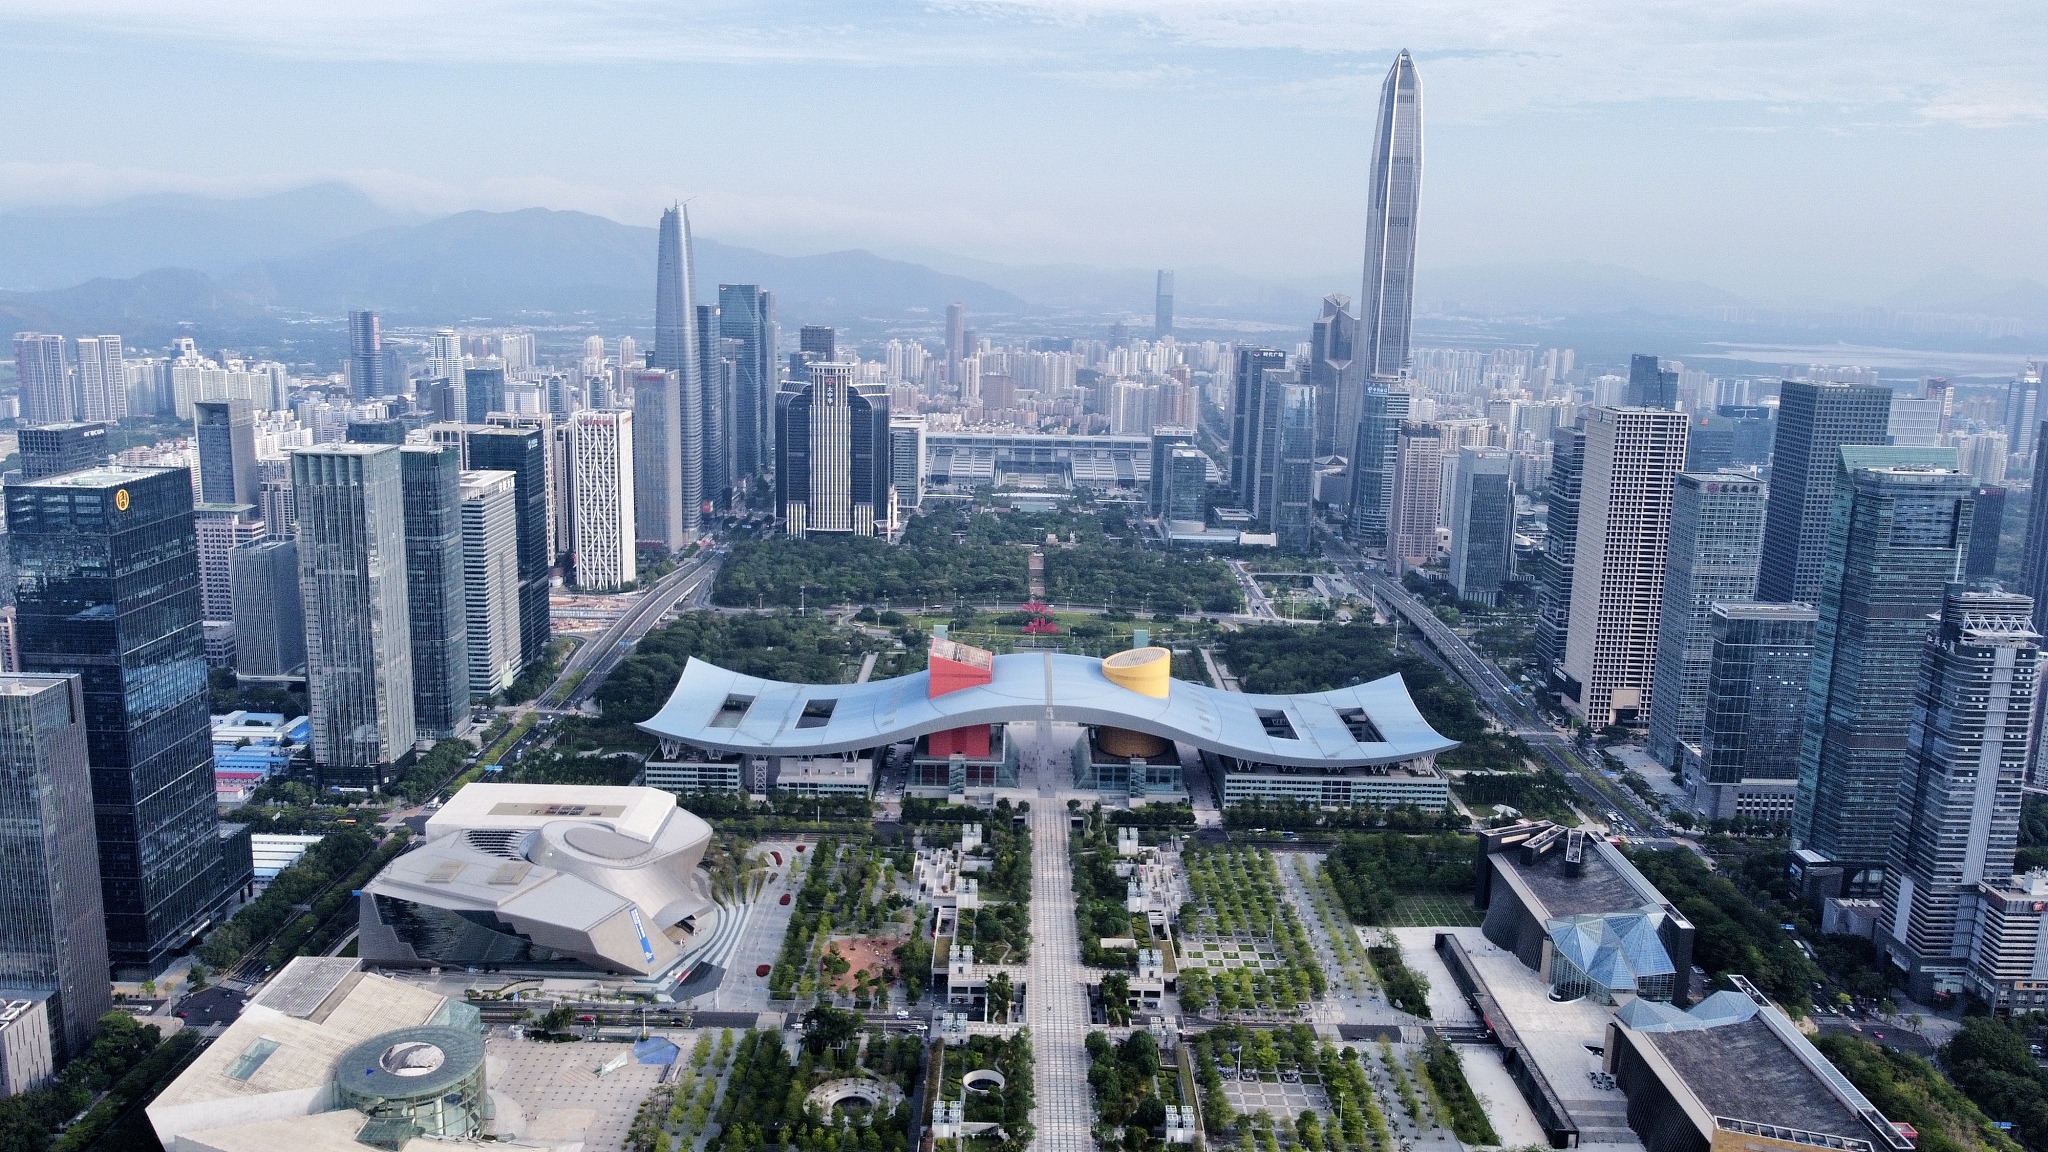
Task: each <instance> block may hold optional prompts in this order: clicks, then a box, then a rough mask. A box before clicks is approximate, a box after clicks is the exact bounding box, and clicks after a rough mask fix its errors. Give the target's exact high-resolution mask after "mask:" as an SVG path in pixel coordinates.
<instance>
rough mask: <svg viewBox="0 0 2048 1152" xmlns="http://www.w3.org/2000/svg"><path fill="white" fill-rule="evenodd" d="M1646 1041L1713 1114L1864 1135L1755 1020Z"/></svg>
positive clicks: (1845, 1108) (1857, 1123)
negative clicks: (1659, 1053) (1653, 1045)
mask: <svg viewBox="0 0 2048 1152" xmlns="http://www.w3.org/2000/svg"><path fill="white" fill-rule="evenodd" d="M1650 1042H1651V1043H1653V1044H1655V1045H1656V1046H1657V1051H1659V1052H1661V1053H1663V1054H1664V1058H1665V1059H1666V1060H1668V1061H1670V1062H1671V1066H1672V1067H1673V1068H1674V1069H1676V1070H1677V1072H1678V1074H1679V1075H1680V1076H1682V1077H1684V1078H1685V1082H1686V1085H1687V1086H1688V1087H1690V1088H1691V1089H1692V1090H1693V1094H1694V1095H1696V1096H1698V1097H1699V1098H1700V1103H1702V1104H1704V1105H1706V1106H1707V1110H1708V1111H1710V1112H1712V1113H1713V1114H1714V1115H1716V1116H1732V1117H1735V1118H1736V1119H1740V1120H1750V1121H1754V1122H1755V1123H1758V1124H1775V1125H1777V1126H1779V1127H1782V1128H1799V1129H1803V1130H1804V1131H1807V1132H1827V1133H1832V1134H1834V1135H1837V1136H1853V1137H1856V1138H1859V1139H1862V1138H1864V1131H1863V1124H1862V1123H1861V1121H1860V1119H1859V1118H1858V1117H1857V1115H1856V1113H1855V1112H1853V1111H1851V1110H1850V1109H1849V1107H1848V1106H1847V1105H1845V1104H1843V1103H1842V1101H1841V1100H1839V1099H1837V1098H1836V1096H1835V1094H1834V1092H1832V1091H1831V1090H1829V1088H1828V1086H1827V1085H1826V1084H1825V1083H1823V1082H1822V1081H1821V1080H1820V1079H1819V1078H1818V1077H1816V1076H1813V1075H1811V1074H1809V1073H1807V1072H1806V1070H1805V1069H1804V1068H1801V1067H1800V1066H1799V1064H1798V1062H1797V1061H1796V1060H1794V1059H1793V1058H1792V1056H1791V1054H1790V1053H1789V1052H1787V1051H1786V1050H1785V1046H1784V1044H1783V1043H1782V1042H1781V1041H1780V1040H1779V1039H1778V1036H1777V1034H1776V1033H1775V1032H1773V1031H1772V1030H1771V1028H1770V1026H1769V1025H1768V1024H1766V1023H1764V1021H1763V1020H1762V1019H1761V1018H1755V1017H1753V1018H1751V1019H1749V1020H1745V1021H1743V1022H1741V1023H1739V1024H1723V1025H1721V1026H1720V1027H1718V1028H1700V1029H1695V1030H1689V1031H1680V1032H1657V1033H1651V1034H1650Z"/></svg>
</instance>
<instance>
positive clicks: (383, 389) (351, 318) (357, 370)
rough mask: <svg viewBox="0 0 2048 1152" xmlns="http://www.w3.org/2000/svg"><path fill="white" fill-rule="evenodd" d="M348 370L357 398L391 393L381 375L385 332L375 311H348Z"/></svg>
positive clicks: (366, 398) (388, 383)
mask: <svg viewBox="0 0 2048 1152" xmlns="http://www.w3.org/2000/svg"><path fill="white" fill-rule="evenodd" d="M348 373H349V387H350V388H351V389H352V390H353V391H354V392H355V395H356V399H358V400H368V399H373V398H375V397H378V396H388V395H390V394H391V387H390V382H389V381H387V380H386V379H385V378H384V335H383V332H382V331H381V330H380V328H379V326H378V323H377V314H376V313H375V312H350V313H349V314H348Z"/></svg>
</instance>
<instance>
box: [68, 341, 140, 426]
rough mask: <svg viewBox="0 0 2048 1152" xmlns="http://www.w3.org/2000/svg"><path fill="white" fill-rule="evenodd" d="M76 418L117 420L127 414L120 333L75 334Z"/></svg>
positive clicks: (126, 368)
mask: <svg viewBox="0 0 2048 1152" xmlns="http://www.w3.org/2000/svg"><path fill="white" fill-rule="evenodd" d="M74 391H75V392H76V393H77V396H78V405H79V407H78V418H79V419H81V420H105V421H109V422H111V421H116V420H120V419H122V418H123V417H125V416H127V415H128V364H127V361H126V360H125V359H124V358H123V356H122V353H121V338H120V337H119V336H80V337H79V338H78V385H77V387H76V389H75V390H74Z"/></svg>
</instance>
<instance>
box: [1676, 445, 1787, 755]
mask: <svg viewBox="0 0 2048 1152" xmlns="http://www.w3.org/2000/svg"><path fill="white" fill-rule="evenodd" d="M1763 531H1764V486H1763V482H1762V481H1759V480H1756V479H1754V478H1752V477H1748V476H1743V475H1739V474H1729V475H1723V474H1721V473H1718V472H1704V473H1702V472H1683V473H1680V474H1679V476H1678V481H1677V484H1676V486H1675V487H1674V489H1673V492H1672V497H1671V546H1670V548H1669V549H1667V550H1666V552H1665V554H1664V600H1663V604H1662V606H1661V608H1660V609H1659V614H1658V624H1657V672H1656V680H1655V685H1656V687H1655V689H1654V690H1653V691H1652V693H1651V696H1650V749H1649V750H1650V755H1651V756H1652V757H1653V758H1655V759H1656V761H1657V762H1658V763H1660V764H1665V765H1670V764H1672V763H1674V762H1675V757H1676V756H1677V755H1678V746H1679V745H1680V744H1698V743H1699V742H1700V733H1701V731H1702V729H1703V727H1704V724H1705V720H1706V694H1707V664H1708V662H1709V660H1711V658H1712V656H1713V643H1714V642H1713V620H1712V616H1711V613H1712V610H1713V607H1714V605H1715V604H1720V603H1734V602H1737V601H1742V600H1749V599H1752V598H1753V597H1754V596H1755V595H1756V565H1757V553H1758V549H1759V548H1760V547H1761V546H1762V542H1763Z"/></svg>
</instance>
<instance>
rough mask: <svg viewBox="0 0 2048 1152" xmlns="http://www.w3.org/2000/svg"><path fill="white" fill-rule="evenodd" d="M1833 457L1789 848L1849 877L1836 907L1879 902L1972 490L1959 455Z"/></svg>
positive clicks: (1922, 452) (1902, 452)
mask: <svg viewBox="0 0 2048 1152" xmlns="http://www.w3.org/2000/svg"><path fill="white" fill-rule="evenodd" d="M1836 452H1837V453H1838V455H1837V457H1836V459H1837V460H1838V462H1839V463H1838V464H1837V468H1838V470H1839V474H1838V476H1837V478H1836V480H1835V483H1834V486H1833V487H1834V492H1835V496H1834V508H1833V511H1832V514H1831V515H1830V517H1829V527H1828V543H1827V553H1826V556H1825V557H1824V559H1823V560H1822V571H1823V573H1824V578H1823V580H1822V583H1821V588H1820V603H1819V604H1818V605H1817V607H1818V608H1819V609H1820V621H1819V624H1818V625H1817V627H1816V628H1815V629H1814V643H1813V677H1812V680H1811V683H1810V684H1809V686H1808V690H1807V707H1806V723H1805V725H1804V727H1803V729H1802V732H1801V737H1800V746H1799V794H1798V799H1797V801H1796V805H1795V807H1794V809H1793V816H1792V842H1793V846H1794V847H1795V848H1804V849H1807V850H1810V851H1811V852H1814V853H1817V854H1818V855H1819V856H1821V857H1824V858H1825V859H1827V860H1829V861H1832V862H1833V863H1834V865H1835V866H1837V867H1839V868H1840V869H1841V870H1842V880H1843V882H1844V884H1845V891H1844V892H1843V893H1841V894H1844V895H1850V896H1874V895H1876V894H1877V889H1878V886H1879V884H1880V883H1881V882H1882V880H1883V872H1884V866H1885V858H1886V856H1887V854H1888V853H1889V852H1890V842H1891V818H1892V812H1893V809H1894V806H1895V805H1896V803H1897V801H1898V791H1899V772H1900V771H1901V769H1902V768H1903V766H1904V763H1905V757H1906V735H1907V728H1908V726H1909V724H1910V723H1911V721H1912V716H1913V690H1914V685H1915V684H1916V683H1917V682H1918V676H1919V670H1920V657H1921V651H1922V647H1923V645H1924V643H1925V641H1926V637H1927V619H1928V617H1929V616H1931V615H1933V614H1934V613H1936V612H1938V611H1940V610H1941V605H1942V597H1943V593H1944V591H1945V589H1946V587H1947V585H1948V583H1949V582H1950V581H1952V580H1954V579H1955V575H1956V573H1957V572H1958V571H1959V570H1960V569H1961V567H1962V561H1963V555H1962V549H1963V544H1964V542H1965V541H1967V540H1968V539H1969V536H1970V520H1971V514H1972V507H1971V504H1972V498H1973V497H1974V496H1975V494H1976V490H1977V486H1976V485H1975V484H1974V483H1972V482H1971V480H1970V477H1969V476H1968V475H1967V474H1965V473H1963V472H1962V471H1960V470H1959V469H1957V468H1956V466H1955V464H1956V457H1955V450H1954V449H1952V448H1887V447H1870V446H1862V445H1843V446H1841V447H1840V448H1837V449H1836ZM1773 496H1774V498H1775V493H1774V494H1773ZM1768 542H1769V538H1768V536H1766V544H1768Z"/></svg>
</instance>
